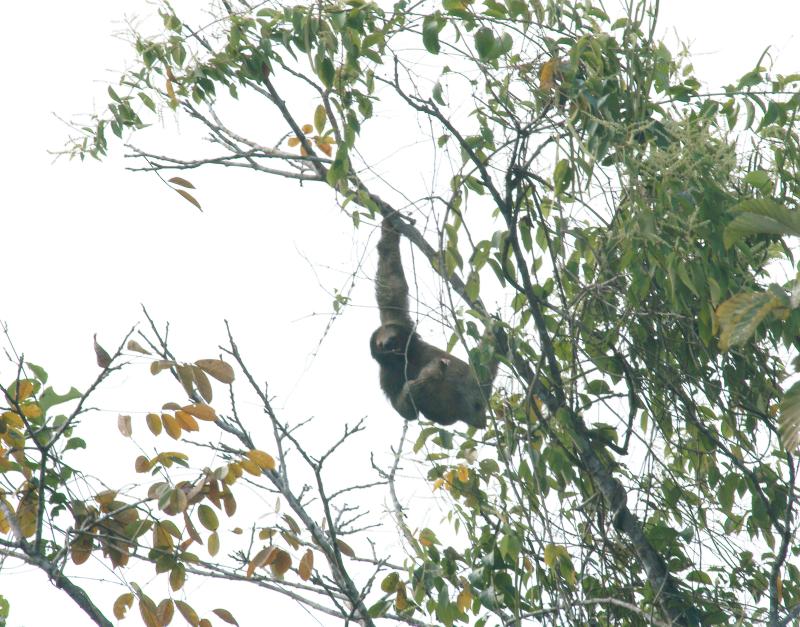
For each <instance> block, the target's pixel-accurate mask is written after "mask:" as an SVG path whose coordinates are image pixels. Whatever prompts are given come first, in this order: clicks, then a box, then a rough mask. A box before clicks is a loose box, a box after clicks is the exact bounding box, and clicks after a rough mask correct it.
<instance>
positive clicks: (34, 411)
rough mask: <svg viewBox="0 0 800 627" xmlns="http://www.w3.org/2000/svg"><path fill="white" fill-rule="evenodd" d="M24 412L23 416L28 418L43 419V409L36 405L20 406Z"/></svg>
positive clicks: (26, 404)
mask: <svg viewBox="0 0 800 627" xmlns="http://www.w3.org/2000/svg"><path fill="white" fill-rule="evenodd" d="M20 409H21V410H22V415H23V416H25V417H26V418H34V419H35V418H41V417H42V415H43V414H42V408H41V407H39V405H37V404H36V403H25V404H23V405H21V406H20Z"/></svg>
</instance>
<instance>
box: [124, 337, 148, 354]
mask: <svg viewBox="0 0 800 627" xmlns="http://www.w3.org/2000/svg"><path fill="white" fill-rule="evenodd" d="M128 350H129V351H136V352H137V353H141V354H142V355H149V354H150V351H149V350H147V349H146V348H145V347H144V346H142V345H141V344H139V342H137V341H136V340H128Z"/></svg>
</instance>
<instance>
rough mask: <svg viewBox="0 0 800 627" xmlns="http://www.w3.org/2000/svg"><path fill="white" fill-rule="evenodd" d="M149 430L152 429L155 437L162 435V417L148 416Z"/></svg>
mask: <svg viewBox="0 0 800 627" xmlns="http://www.w3.org/2000/svg"><path fill="white" fill-rule="evenodd" d="M147 428H148V429H150V431H151V432H152V433H153V435H158V434H159V433H161V428H162V427H161V416H159V415H158V414H147Z"/></svg>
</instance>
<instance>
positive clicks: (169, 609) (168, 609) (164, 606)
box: [156, 599, 175, 627]
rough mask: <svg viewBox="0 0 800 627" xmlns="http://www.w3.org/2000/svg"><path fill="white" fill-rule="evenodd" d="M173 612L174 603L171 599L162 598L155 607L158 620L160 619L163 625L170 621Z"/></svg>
mask: <svg viewBox="0 0 800 627" xmlns="http://www.w3.org/2000/svg"><path fill="white" fill-rule="evenodd" d="M174 614H175V605H174V604H173V603H172V599H162V600H161V603H159V604H158V607H157V608H156V615H157V616H158V620H159V621H161V625H162V626H163V627H165V626H166V625H169V624H170V623H171V622H172V617H173V615H174Z"/></svg>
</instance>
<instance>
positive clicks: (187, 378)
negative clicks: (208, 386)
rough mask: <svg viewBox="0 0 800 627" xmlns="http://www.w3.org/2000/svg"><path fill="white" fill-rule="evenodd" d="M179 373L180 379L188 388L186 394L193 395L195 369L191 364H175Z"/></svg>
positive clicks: (184, 386) (185, 388)
mask: <svg viewBox="0 0 800 627" xmlns="http://www.w3.org/2000/svg"><path fill="white" fill-rule="evenodd" d="M175 370H176V372H177V373H178V380H179V381H180V382H181V385H182V386H183V389H184V390H186V395H187V396H189V397H191V396H192V395H193V394H194V370H193V368H192V367H191V366H188V365H180V366H175Z"/></svg>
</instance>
